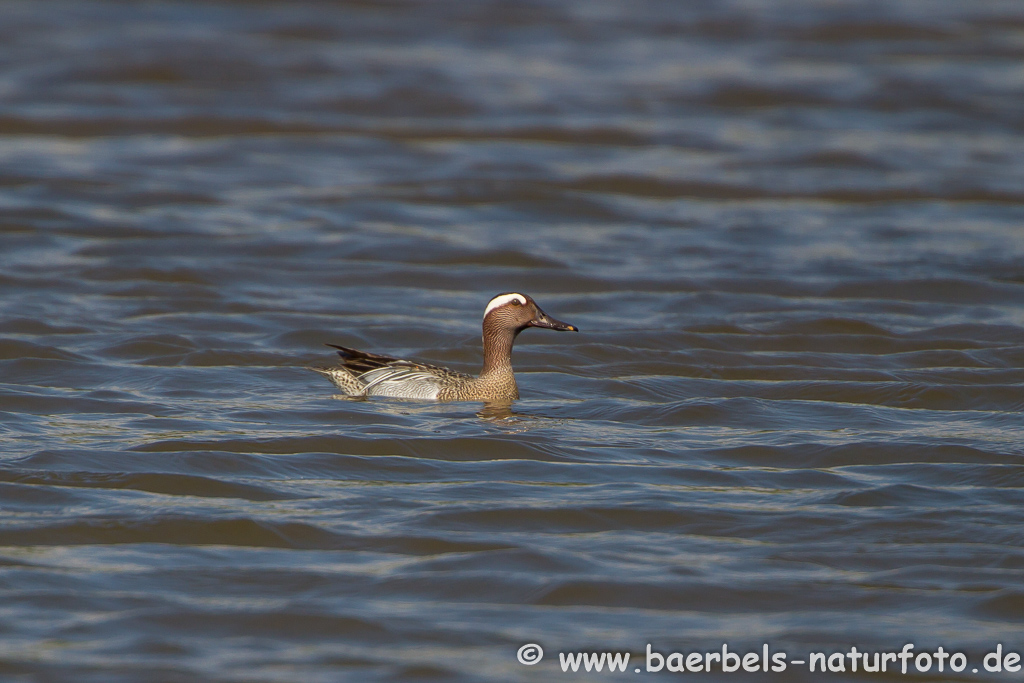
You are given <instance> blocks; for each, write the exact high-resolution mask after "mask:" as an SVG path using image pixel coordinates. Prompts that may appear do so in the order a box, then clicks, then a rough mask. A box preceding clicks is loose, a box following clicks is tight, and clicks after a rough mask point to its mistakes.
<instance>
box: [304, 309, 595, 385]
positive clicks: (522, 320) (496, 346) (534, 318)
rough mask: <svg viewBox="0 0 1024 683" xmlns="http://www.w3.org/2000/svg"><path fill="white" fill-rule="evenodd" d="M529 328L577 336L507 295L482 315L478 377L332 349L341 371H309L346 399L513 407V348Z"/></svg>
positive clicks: (573, 329) (562, 324) (571, 327)
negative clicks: (331, 384) (387, 398)
mask: <svg viewBox="0 0 1024 683" xmlns="http://www.w3.org/2000/svg"><path fill="white" fill-rule="evenodd" d="M527 327H543V328H546V329H549V330H560V331H565V330H569V331H572V332H578V331H579V330H578V329H577V328H576V327H575V326H573V325H569V324H567V323H563V322H561V321H559V320H555V319H554V318H551V317H549V316H548V315H547V314H546V313H544V311H542V310H540V307H539V306H538V305H537V304H536V302H534V300H533V299H531V298H530V297H528V296H527V295H525V294H519V293H516V292H510V293H508V294H499V295H498V296H496V297H494V298H493V299H491V301H490V303H488V304H487V308H485V309H484V323H483V328H484V367H483V369H482V370H481V371H480V376H479V377H472V376H470V375H465V374H463V373H461V372H455V371H453V370H449V369H447V368H441V367H438V366H436V365H424V364H423V363H414V362H413V361H408V360H401V359H398V358H392V357H390V356H380V355H377V354H375V353H367V352H365V351H356V350H355V349H349V348H345V347H344V346H336V345H334V344H328V346H331V347H333V348H336V349H338V355H339V356H341V365H336V366H331V367H311V368H310V370H314V371H316V372H319V373H320V374H322V375H326V376H327V378H328V379H330V380H331V381H332V382H334V384H336V385H337V386H338V388H339V389H341V390H342V391H344V392H345V393H346V394H348V395H349V396H391V397H393V398H421V399H434V400H437V401H495V402H500V401H512V400H514V399H517V398H519V388H518V387H517V386H516V378H515V375H514V374H513V373H512V344H513V343H515V340H516V335H517V334H519V333H520V332H522V331H523V330H525V329H526V328H527Z"/></svg>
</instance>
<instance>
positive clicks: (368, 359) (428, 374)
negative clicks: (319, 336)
mask: <svg viewBox="0 0 1024 683" xmlns="http://www.w3.org/2000/svg"><path fill="white" fill-rule="evenodd" d="M327 346H330V347H331V348H333V349H337V350H338V355H339V356H341V359H342V364H343V365H344V366H345V369H347V370H349V371H350V372H352V373H353V374H354V375H356V376H358V377H359V380H360V381H361V382H365V383H366V388H365V391H366V393H367V394H378V395H391V394H390V389H391V388H396V389H397V388H398V387H400V386H401V387H413V386H417V387H423V392H424V393H430V392H431V390H433V393H436V391H437V390H438V388H439V387H441V386H442V385H444V384H446V383H449V382H452V381H458V380H461V379H472V377H471V376H470V375H465V374H463V373H461V372H455V371H454V370H449V369H448V368H443V367H441V366H439V365H429V364H427V363H416V362H413V361H409V360H403V359H401V358H395V357H393V356H385V355H382V354H378V353H370V352H368V351H359V350H358V349H350V348H348V347H345V346H338V345H337V344H328V345H327ZM384 392H388V393H387V394H385V393H384ZM394 395H397V394H394Z"/></svg>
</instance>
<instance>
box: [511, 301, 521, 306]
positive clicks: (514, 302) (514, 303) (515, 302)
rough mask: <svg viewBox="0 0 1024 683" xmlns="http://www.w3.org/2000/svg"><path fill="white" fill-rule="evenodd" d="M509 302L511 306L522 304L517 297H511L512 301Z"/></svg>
mask: <svg viewBox="0 0 1024 683" xmlns="http://www.w3.org/2000/svg"><path fill="white" fill-rule="evenodd" d="M511 303H512V305H513V306H522V305H523V304H522V303H521V302H520V301H519V299H512V302H511Z"/></svg>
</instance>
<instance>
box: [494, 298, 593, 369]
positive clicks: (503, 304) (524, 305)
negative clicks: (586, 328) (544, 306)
mask: <svg viewBox="0 0 1024 683" xmlns="http://www.w3.org/2000/svg"><path fill="white" fill-rule="evenodd" d="M527 327H543V328H545V329H548V330H558V331H560V332H565V331H569V332H579V329H578V328H577V327H576V326H575V325H570V324H569V323H563V322H562V321H561V320H555V319H554V318H552V317H551V316H549V315H548V314H547V313H545V312H544V311H542V310H541V309H540V306H538V305H537V302H535V301H534V300H533V299H531V298H530V297H529V296H527V295H526V294H520V293H519V292H505V293H504V294H499V295H498V296H496V297H494V298H493V299H491V301H490V302H489V303H488V304H487V308H485V309H484V372H485V373H486V372H488V371H491V370H497V369H499V368H506V369H508V370H509V371H510V369H511V358H512V343H513V342H514V341H515V338H516V335H517V334H519V333H520V332H522V331H523V330H525V329H526V328H527Z"/></svg>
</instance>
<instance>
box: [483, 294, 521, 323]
mask: <svg viewBox="0 0 1024 683" xmlns="http://www.w3.org/2000/svg"><path fill="white" fill-rule="evenodd" d="M510 301H518V302H519V303H521V304H522V305H523V306H525V305H526V297H524V296H523V295H522V294H516V293H515V292H513V293H512V294H502V295H500V296H496V297H494V298H493V299H491V303H489V304H487V308H485V309H484V317H485V318H486V317H487V314H488V313H490V312H491V311H493V310H494V309H495V308H497V307H498V306H504V305H505V304H507V303H508V302H510Z"/></svg>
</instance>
